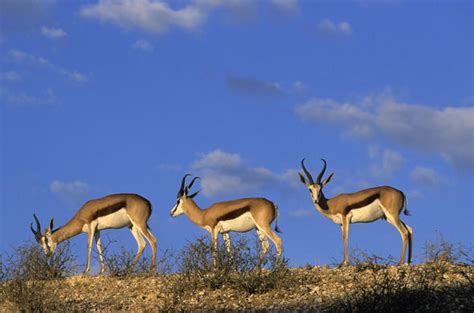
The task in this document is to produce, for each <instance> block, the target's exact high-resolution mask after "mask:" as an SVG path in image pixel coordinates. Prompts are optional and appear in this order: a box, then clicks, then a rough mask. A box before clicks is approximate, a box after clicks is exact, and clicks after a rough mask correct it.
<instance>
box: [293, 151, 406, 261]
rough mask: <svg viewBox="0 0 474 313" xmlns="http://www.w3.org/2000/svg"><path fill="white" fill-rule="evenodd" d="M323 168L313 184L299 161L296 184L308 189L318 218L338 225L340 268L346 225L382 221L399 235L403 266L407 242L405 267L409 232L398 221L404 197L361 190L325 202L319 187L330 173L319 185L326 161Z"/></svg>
mask: <svg viewBox="0 0 474 313" xmlns="http://www.w3.org/2000/svg"><path fill="white" fill-rule="evenodd" d="M322 161H323V163H324V166H323V169H322V170H321V172H320V173H319V175H318V177H317V179H316V182H314V181H313V177H311V174H310V172H309V171H308V170H307V169H306V167H305V166H304V159H303V160H302V161H301V167H302V168H303V171H304V173H305V174H306V178H305V177H304V175H303V174H301V173H300V172H298V175H299V177H300V180H301V182H302V183H303V184H305V186H306V187H307V188H308V190H309V192H310V195H311V199H312V200H313V203H314V205H315V207H316V209H317V210H318V211H319V213H321V214H322V215H324V216H326V217H328V218H330V219H331V220H332V221H333V222H334V223H336V224H339V225H341V229H342V239H343V241H344V260H343V261H342V263H341V266H344V265H348V264H349V259H348V256H347V240H348V236H349V224H351V223H370V222H373V221H376V220H378V219H380V218H383V219H386V220H387V221H388V222H389V223H390V224H392V225H393V226H395V228H396V229H397V230H398V231H399V232H400V235H401V236H402V255H401V257H400V262H399V264H402V263H404V262H405V252H406V245H407V241H408V263H410V262H411V258H412V242H413V230H412V229H411V227H410V226H408V225H407V224H405V223H404V222H402V221H401V220H400V212H402V210H403V213H404V214H405V215H408V210H407V208H406V197H405V195H404V194H403V192H401V191H400V190H397V189H395V188H393V187H389V186H381V187H374V188H369V189H364V190H361V191H358V192H354V193H343V194H340V195H337V196H335V197H334V198H331V199H329V198H326V197H325V196H324V193H323V187H324V186H326V184H327V183H328V182H329V181H330V180H331V178H332V176H333V175H334V173H331V175H329V176H328V177H327V178H326V179H324V180H323V181H321V179H322V178H323V175H324V172H325V171H326V165H327V164H326V161H325V160H324V159H322Z"/></svg>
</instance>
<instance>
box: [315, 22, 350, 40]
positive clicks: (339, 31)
mask: <svg viewBox="0 0 474 313" xmlns="http://www.w3.org/2000/svg"><path fill="white" fill-rule="evenodd" d="M317 29H318V32H319V33H320V34H322V35H328V36H338V35H343V36H350V35H351V34H352V26H351V24H349V23H348V22H339V23H337V22H333V21H332V20H330V19H328V18H326V19H323V20H321V21H320V22H319V24H318V27H317Z"/></svg>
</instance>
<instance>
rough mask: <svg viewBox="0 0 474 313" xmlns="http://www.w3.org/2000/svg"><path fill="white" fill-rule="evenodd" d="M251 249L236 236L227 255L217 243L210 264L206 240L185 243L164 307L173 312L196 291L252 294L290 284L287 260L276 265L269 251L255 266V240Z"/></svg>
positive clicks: (202, 238)
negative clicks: (226, 291) (228, 290)
mask: <svg viewBox="0 0 474 313" xmlns="http://www.w3.org/2000/svg"><path fill="white" fill-rule="evenodd" d="M255 246H256V249H251V248H250V247H249V244H248V241H247V240H246V239H245V237H243V236H239V237H238V239H237V240H235V241H234V242H233V244H232V250H231V253H230V254H229V253H228V252H227V251H226V249H225V246H224V244H223V243H220V244H219V245H218V248H217V251H216V254H215V257H216V261H215V263H214V262H213V258H212V252H211V242H210V239H209V237H208V236H205V237H200V238H197V239H196V241H195V242H189V243H188V244H187V245H186V246H185V247H184V248H183V249H182V250H181V251H180V252H179V254H178V256H177V258H176V263H177V264H178V271H179V273H180V274H179V279H175V278H176V277H174V278H171V277H170V278H171V279H170V284H168V289H167V291H166V292H165V293H166V294H167V295H166V300H167V301H168V302H167V303H166V304H165V307H166V308H168V309H176V308H177V307H176V305H178V304H179V303H180V301H181V300H182V299H183V298H187V297H191V296H192V295H193V294H194V293H195V292H196V291H197V290H209V291H211V290H217V289H224V288H232V289H236V290H238V291H241V292H244V293H246V294H254V293H265V292H268V291H270V290H273V289H276V288H283V286H284V285H285V284H288V283H289V282H290V277H289V275H288V268H287V260H285V259H283V260H282V261H278V260H277V257H276V254H275V252H274V251H273V250H271V249H269V251H268V253H267V257H266V258H265V259H264V260H263V262H262V264H260V266H259V259H260V242H259V241H258V240H255Z"/></svg>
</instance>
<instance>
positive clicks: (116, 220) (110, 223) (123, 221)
mask: <svg viewBox="0 0 474 313" xmlns="http://www.w3.org/2000/svg"><path fill="white" fill-rule="evenodd" d="M130 224H131V221H130V217H129V216H128V214H127V211H126V210H125V208H122V209H120V210H118V211H117V212H115V213H112V214H109V215H105V216H101V217H99V218H98V219H97V229H99V230H100V229H105V228H122V227H125V226H128V225H130Z"/></svg>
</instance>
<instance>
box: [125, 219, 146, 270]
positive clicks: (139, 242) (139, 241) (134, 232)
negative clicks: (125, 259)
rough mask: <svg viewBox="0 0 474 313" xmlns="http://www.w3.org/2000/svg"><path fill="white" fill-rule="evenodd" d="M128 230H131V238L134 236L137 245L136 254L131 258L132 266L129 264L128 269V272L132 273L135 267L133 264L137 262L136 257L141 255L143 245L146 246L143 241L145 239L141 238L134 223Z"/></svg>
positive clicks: (138, 257)
mask: <svg viewBox="0 0 474 313" xmlns="http://www.w3.org/2000/svg"><path fill="white" fill-rule="evenodd" d="M130 231H131V232H132V235H133V238H135V240H136V241H137V245H138V250H137V254H136V255H135V258H134V259H133V263H132V266H130V270H129V272H130V273H132V272H133V269H134V268H135V265H136V264H137V262H138V259H140V257H141V256H142V253H143V250H144V249H145V246H146V242H145V239H143V237H142V235H141V233H140V230H139V229H138V227H136V226H135V225H132V226H131V227H130Z"/></svg>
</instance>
